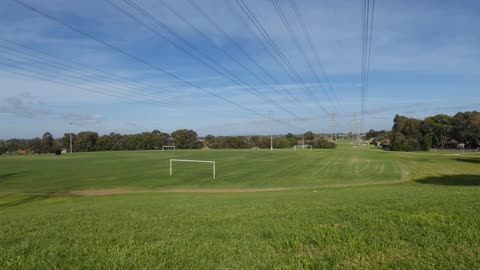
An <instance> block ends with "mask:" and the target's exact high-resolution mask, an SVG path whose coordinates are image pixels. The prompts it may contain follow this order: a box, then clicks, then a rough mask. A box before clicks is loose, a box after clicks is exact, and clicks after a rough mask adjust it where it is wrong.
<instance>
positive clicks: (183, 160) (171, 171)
mask: <svg viewBox="0 0 480 270" xmlns="http://www.w3.org/2000/svg"><path fill="white" fill-rule="evenodd" d="M173 162H196V163H211V164H213V179H215V161H209V160H190V159H170V176H172V175H173V166H172V165H173Z"/></svg>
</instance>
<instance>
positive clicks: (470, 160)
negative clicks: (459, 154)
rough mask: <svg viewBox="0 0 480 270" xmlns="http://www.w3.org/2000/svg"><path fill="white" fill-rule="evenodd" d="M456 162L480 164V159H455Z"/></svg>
mask: <svg viewBox="0 0 480 270" xmlns="http://www.w3.org/2000/svg"><path fill="white" fill-rule="evenodd" d="M454 159H455V160H456V161H460V162H467V163H473V164H480V158H454Z"/></svg>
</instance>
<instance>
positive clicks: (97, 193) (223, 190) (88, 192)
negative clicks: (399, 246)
mask: <svg viewBox="0 0 480 270" xmlns="http://www.w3.org/2000/svg"><path fill="white" fill-rule="evenodd" d="M402 178H403V177H402ZM408 181H410V180H405V179H402V180H395V181H389V182H376V183H375V182H372V183H361V184H332V185H323V186H316V187H315V186H302V187H277V188H218V189H217V188H178V189H125V188H114V189H94V190H78V191H62V192H0V194H4V195H38V196H100V195H115V194H132V193H255V192H274V191H289V190H314V191H315V190H318V189H330V188H349V187H368V186H383V185H394V184H400V183H404V182H408Z"/></svg>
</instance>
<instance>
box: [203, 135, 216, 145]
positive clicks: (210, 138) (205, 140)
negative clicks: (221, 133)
mask: <svg viewBox="0 0 480 270" xmlns="http://www.w3.org/2000/svg"><path fill="white" fill-rule="evenodd" d="M215 142H216V138H215V136H213V135H207V136H205V138H203V143H204V146H205V147H208V148H212V147H211V146H212V145H213V144H214V143H215Z"/></svg>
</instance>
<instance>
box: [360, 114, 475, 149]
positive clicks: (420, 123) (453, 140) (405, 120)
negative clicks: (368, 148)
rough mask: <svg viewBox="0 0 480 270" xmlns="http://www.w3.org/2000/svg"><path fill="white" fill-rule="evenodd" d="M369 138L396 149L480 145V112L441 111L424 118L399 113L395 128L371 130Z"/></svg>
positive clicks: (467, 147)
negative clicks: (455, 112) (448, 113)
mask: <svg viewBox="0 0 480 270" xmlns="http://www.w3.org/2000/svg"><path fill="white" fill-rule="evenodd" d="M365 138H366V139H370V140H372V141H374V142H376V141H378V142H381V143H382V144H383V146H384V148H388V149H390V150H393V151H422V150H423V151H428V150H430V149H431V148H432V147H433V148H436V149H479V147H480V112H477V111H471V112H459V113H457V114H455V115H454V116H449V115H446V114H438V115H434V116H430V117H426V118H424V119H416V118H409V117H406V116H400V115H396V116H395V118H394V119H393V127H392V130H391V131H385V130H383V131H374V130H370V131H369V132H368V133H366V134H365Z"/></svg>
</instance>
